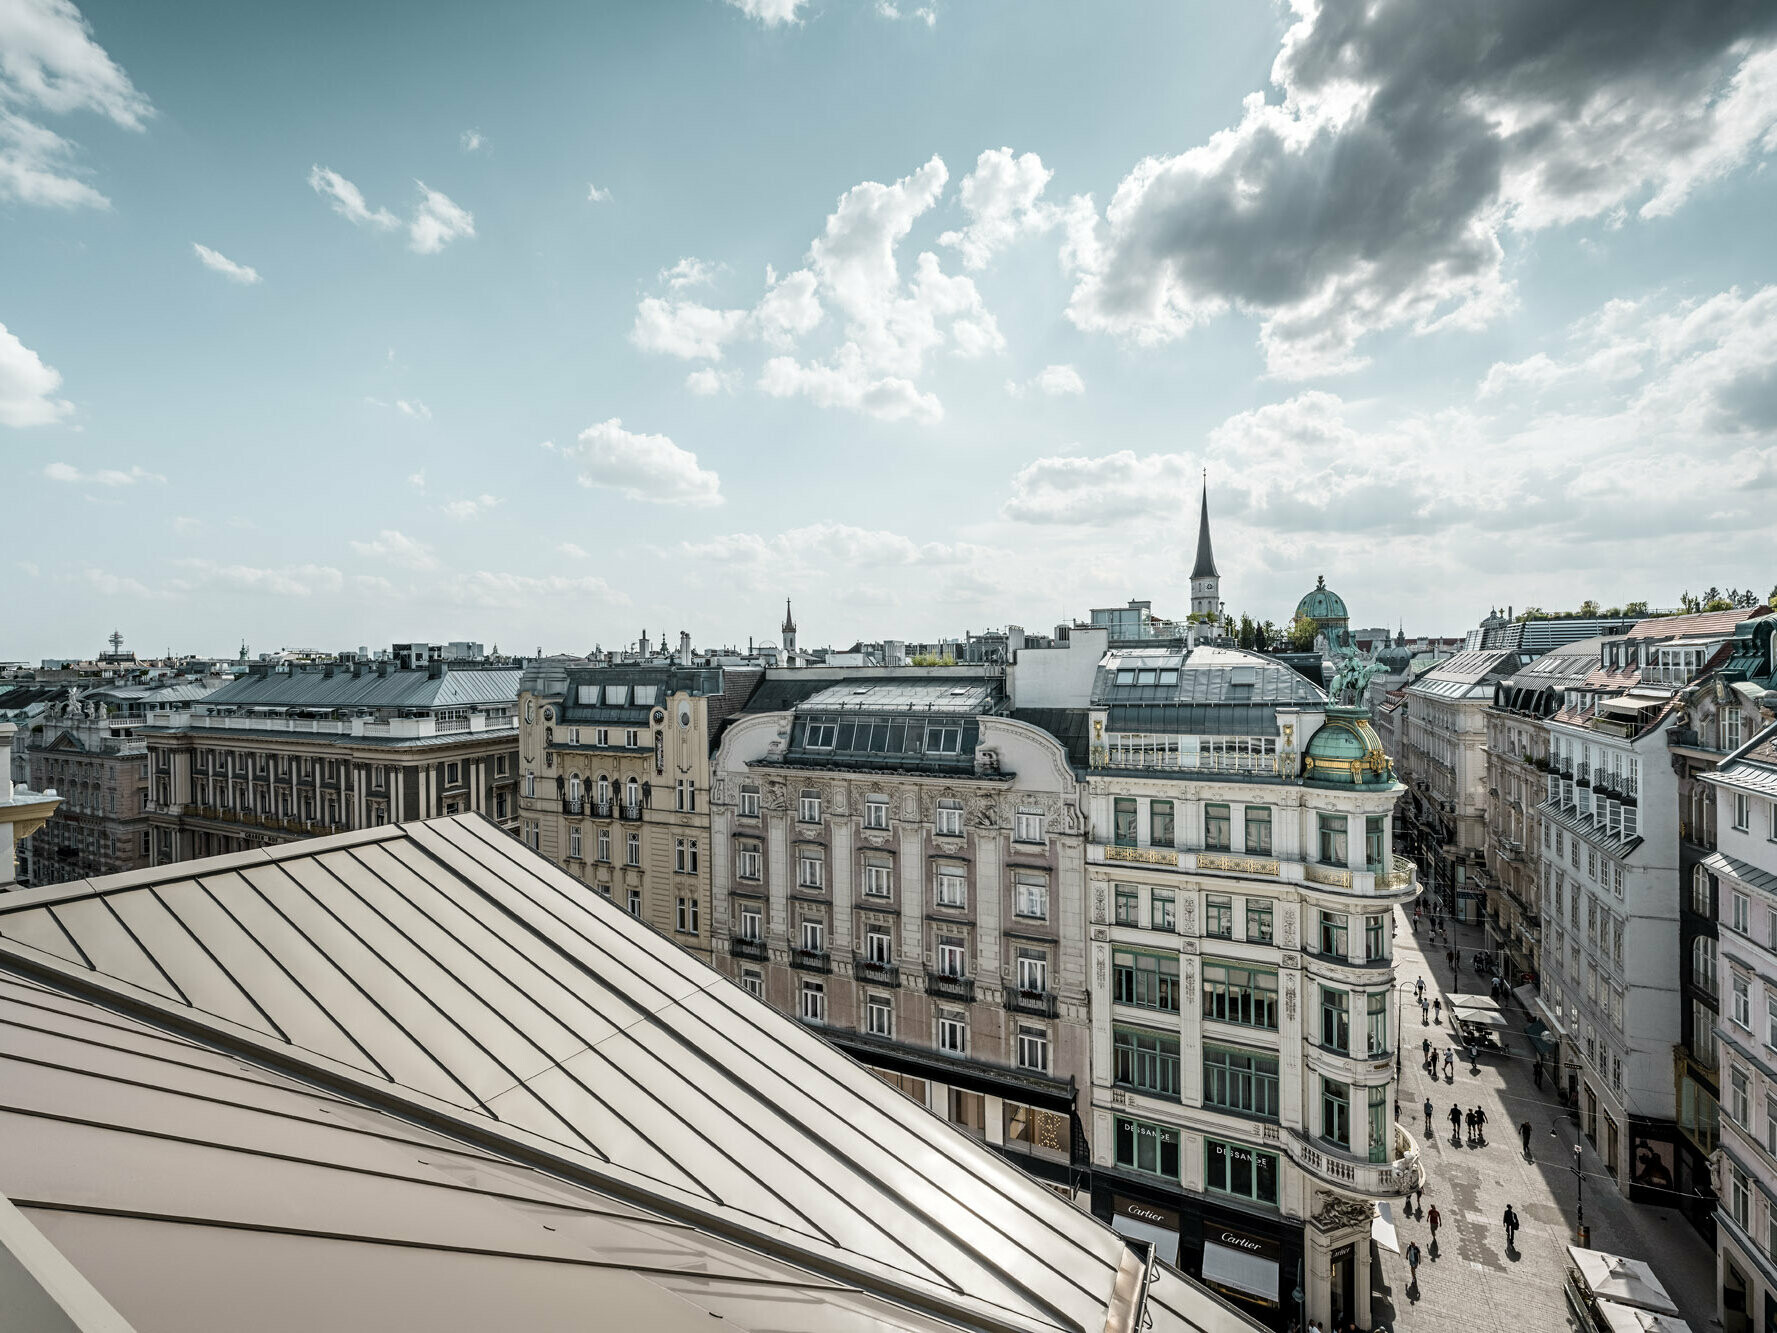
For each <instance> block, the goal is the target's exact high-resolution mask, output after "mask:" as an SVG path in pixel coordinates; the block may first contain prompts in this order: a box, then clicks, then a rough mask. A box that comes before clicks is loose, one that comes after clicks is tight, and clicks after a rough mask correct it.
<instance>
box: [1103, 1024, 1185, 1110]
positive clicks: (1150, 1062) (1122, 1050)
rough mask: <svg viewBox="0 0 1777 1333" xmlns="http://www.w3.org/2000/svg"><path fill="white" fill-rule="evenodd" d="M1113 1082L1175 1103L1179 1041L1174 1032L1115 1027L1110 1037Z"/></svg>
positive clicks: (1177, 1085)
mask: <svg viewBox="0 0 1777 1333" xmlns="http://www.w3.org/2000/svg"><path fill="white" fill-rule="evenodd" d="M1112 1047H1113V1051H1114V1053H1115V1057H1116V1073H1115V1079H1116V1082H1117V1083H1118V1084H1119V1085H1120V1086H1122V1087H1125V1088H1134V1089H1135V1090H1136V1091H1138V1092H1145V1093H1149V1094H1151V1095H1152V1096H1155V1097H1165V1098H1168V1099H1170V1100H1172V1101H1177V1100H1178V1096H1179V1062H1178V1061H1179V1039H1178V1034H1177V1033H1172V1034H1168V1033H1164V1032H1151V1031H1149V1030H1148V1029H1146V1028H1117V1029H1116V1030H1115V1032H1114V1034H1113V1041H1112Z"/></svg>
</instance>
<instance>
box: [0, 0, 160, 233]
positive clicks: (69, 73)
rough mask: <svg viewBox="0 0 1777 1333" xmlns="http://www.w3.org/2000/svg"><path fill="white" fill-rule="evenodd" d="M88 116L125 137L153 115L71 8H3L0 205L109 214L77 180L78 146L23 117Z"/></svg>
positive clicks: (31, 3) (33, 2)
mask: <svg viewBox="0 0 1777 1333" xmlns="http://www.w3.org/2000/svg"><path fill="white" fill-rule="evenodd" d="M30 111H36V112H42V113H47V114H49V115H56V116H60V115H68V114H71V113H73V112H77V111H90V112H93V113H95V114H97V115H100V116H103V117H104V118H105V119H107V120H109V121H110V122H111V123H112V124H114V125H118V126H120V127H122V128H123V129H126V130H137V131H139V130H141V129H142V128H143V122H144V121H146V120H147V119H148V118H149V117H151V116H152V115H153V114H154V108H153V106H152V105H150V103H149V101H148V99H147V98H146V97H144V96H143V95H142V94H141V93H140V92H138V91H137V90H136V88H135V86H134V85H133V84H131V82H130V80H129V76H128V75H126V74H125V73H124V72H123V70H121V69H120V68H118V66H117V64H116V63H115V62H114V61H113V60H112V59H111V57H110V56H108V55H107V54H106V53H105V50H104V48H103V47H101V46H99V45H98V43H96V42H95V41H93V38H92V28H91V25H89V24H88V23H87V21H86V20H85V19H84V18H82V17H81V14H80V11H79V10H78V9H76V8H75V7H74V5H73V4H71V3H69V0H13V2H12V3H9V4H5V5H0V199H5V198H11V199H17V200H18V201H20V202H21V203H26V204H37V205H43V206H47V207H59V208H80V207H85V208H108V207H110V200H108V199H106V198H105V196H104V195H103V194H101V193H100V192H99V191H98V190H96V189H94V188H93V187H92V186H90V185H88V184H87V183H86V182H85V181H83V180H80V179H79V172H78V169H77V168H76V167H75V166H74V164H73V159H74V156H75V146H74V145H73V144H72V143H70V142H69V141H68V140H66V139H64V138H63V137H62V136H61V135H59V134H57V133H55V131H53V130H51V129H49V128H48V127H47V126H45V125H43V124H41V123H39V122H38V121H36V120H33V119H30V118H29V116H28V115H27V114H26V113H27V112H30Z"/></svg>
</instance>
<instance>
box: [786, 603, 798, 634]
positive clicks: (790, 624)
mask: <svg viewBox="0 0 1777 1333" xmlns="http://www.w3.org/2000/svg"><path fill="white" fill-rule="evenodd" d="M783 630H784V633H785V634H794V633H795V632H796V617H795V616H793V615H791V614H790V599H789V598H788V597H786V598H784V625H783Z"/></svg>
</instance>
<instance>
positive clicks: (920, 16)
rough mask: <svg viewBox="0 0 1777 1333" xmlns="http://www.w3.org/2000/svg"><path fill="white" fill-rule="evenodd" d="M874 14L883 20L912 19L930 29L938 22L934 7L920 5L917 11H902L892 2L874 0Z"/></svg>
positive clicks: (891, 0) (890, 0)
mask: <svg viewBox="0 0 1777 1333" xmlns="http://www.w3.org/2000/svg"><path fill="white" fill-rule="evenodd" d="M876 12H877V14H878V15H880V16H881V17H883V18H885V19H912V20H916V21H917V22H920V23H923V24H925V25H926V27H928V28H930V27H932V26H933V25H934V24H936V23H937V22H938V10H937V7H936V6H934V5H921V6H920V7H919V8H917V9H902V8H901V6H900V5H898V4H895V3H893V0H876Z"/></svg>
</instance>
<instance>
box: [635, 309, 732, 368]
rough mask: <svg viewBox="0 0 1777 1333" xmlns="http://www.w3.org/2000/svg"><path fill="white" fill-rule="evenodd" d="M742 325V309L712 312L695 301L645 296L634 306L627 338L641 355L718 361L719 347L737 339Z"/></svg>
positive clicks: (713, 310) (720, 354)
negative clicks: (633, 318)
mask: <svg viewBox="0 0 1777 1333" xmlns="http://www.w3.org/2000/svg"><path fill="white" fill-rule="evenodd" d="M746 323H747V312H746V311H744V310H716V309H713V308H711V307H710V306H706V305H699V304H698V303H697V302H695V301H670V300H666V299H664V298H662V297H658V296H649V297H645V298H644V299H643V300H642V302H641V303H640V304H639V305H637V306H636V322H635V326H634V327H633V328H632V329H631V330H630V333H629V338H630V341H631V342H633V343H634V344H635V345H636V346H637V347H639V348H641V349H642V350H643V351H644V352H661V353H664V354H665V355H667V356H676V357H680V358H682V359H684V360H686V361H720V360H721V359H722V347H723V345H724V344H725V343H729V342H732V341H734V339H736V338H738V337H739V336H740V335H741V333H742V332H743V331H744V330H745V328H746Z"/></svg>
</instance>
